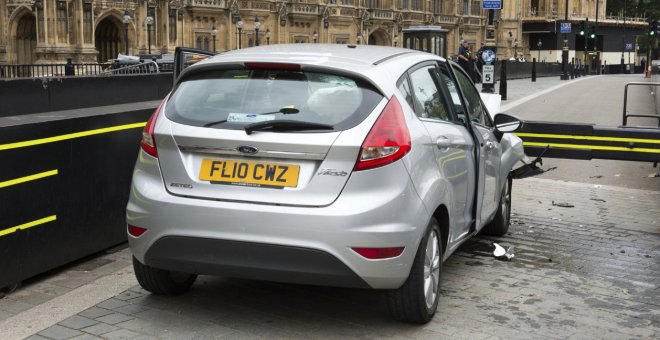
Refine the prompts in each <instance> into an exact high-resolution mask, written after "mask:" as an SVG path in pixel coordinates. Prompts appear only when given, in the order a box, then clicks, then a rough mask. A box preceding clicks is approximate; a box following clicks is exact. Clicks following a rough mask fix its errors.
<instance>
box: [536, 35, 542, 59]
mask: <svg viewBox="0 0 660 340" xmlns="http://www.w3.org/2000/svg"><path fill="white" fill-rule="evenodd" d="M541 46H543V43H542V42H541V39H540V38H539V42H537V43H536V47H538V49H539V60H538V62H539V63H540V62H541Z"/></svg>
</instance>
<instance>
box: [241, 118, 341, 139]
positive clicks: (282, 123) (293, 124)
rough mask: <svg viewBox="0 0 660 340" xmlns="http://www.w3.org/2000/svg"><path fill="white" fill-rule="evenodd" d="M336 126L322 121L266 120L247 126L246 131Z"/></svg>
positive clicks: (325, 128) (249, 132) (310, 128)
mask: <svg viewBox="0 0 660 340" xmlns="http://www.w3.org/2000/svg"><path fill="white" fill-rule="evenodd" d="M334 128H335V127H334V126H332V125H329V124H321V123H310V122H301V121H298V120H266V121H263V122H256V123H252V124H249V125H246V126H245V133H247V134H248V135H251V134H252V131H258V130H267V129H273V130H280V131H295V130H334Z"/></svg>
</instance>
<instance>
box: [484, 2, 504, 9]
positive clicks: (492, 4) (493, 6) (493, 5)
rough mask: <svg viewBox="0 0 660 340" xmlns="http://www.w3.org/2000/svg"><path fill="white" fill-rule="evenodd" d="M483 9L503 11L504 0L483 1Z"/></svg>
mask: <svg viewBox="0 0 660 340" xmlns="http://www.w3.org/2000/svg"><path fill="white" fill-rule="evenodd" d="M481 8H483V9H502V0H483V2H482V3H481Z"/></svg>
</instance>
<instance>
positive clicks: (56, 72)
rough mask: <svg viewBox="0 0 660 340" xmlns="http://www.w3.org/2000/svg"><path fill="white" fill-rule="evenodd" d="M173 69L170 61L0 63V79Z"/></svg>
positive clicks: (99, 74)
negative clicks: (132, 62)
mask: <svg viewBox="0 0 660 340" xmlns="http://www.w3.org/2000/svg"><path fill="white" fill-rule="evenodd" d="M173 69H174V65H173V63H172V62H161V63H158V62H156V61H149V62H144V63H136V64H128V63H121V62H117V61H115V62H109V63H103V64H29V65H27V64H14V65H2V64H0V79H17V78H52V77H65V76H76V77H82V76H107V75H121V74H146V73H157V72H172V71H173Z"/></svg>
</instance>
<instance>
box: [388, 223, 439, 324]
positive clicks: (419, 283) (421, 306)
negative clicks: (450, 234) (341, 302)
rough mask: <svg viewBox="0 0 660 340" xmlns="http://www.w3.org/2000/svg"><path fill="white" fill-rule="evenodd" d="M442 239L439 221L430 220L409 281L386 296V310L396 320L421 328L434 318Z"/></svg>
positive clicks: (437, 296)
mask: <svg viewBox="0 0 660 340" xmlns="http://www.w3.org/2000/svg"><path fill="white" fill-rule="evenodd" d="M441 239H442V238H441V235H440V227H439V225H438V221H436V220H435V218H431V221H430V222H429V225H428V228H427V230H426V234H425V235H424V237H423V238H422V242H420V244H419V248H418V249H417V254H416V255H415V260H414V261H413V265H412V268H411V269H410V275H409V276H408V279H407V280H406V282H405V283H404V284H403V286H401V287H400V288H399V289H395V290H392V291H390V292H388V301H387V302H388V307H389V309H390V313H392V316H393V317H394V318H396V319H397V320H401V321H405V322H410V323H417V324H423V323H427V322H429V321H431V319H432V318H433V315H434V314H435V311H436V310H437V308H438V300H439V298H440V278H441V277H442V243H441V241H440V240H441Z"/></svg>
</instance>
